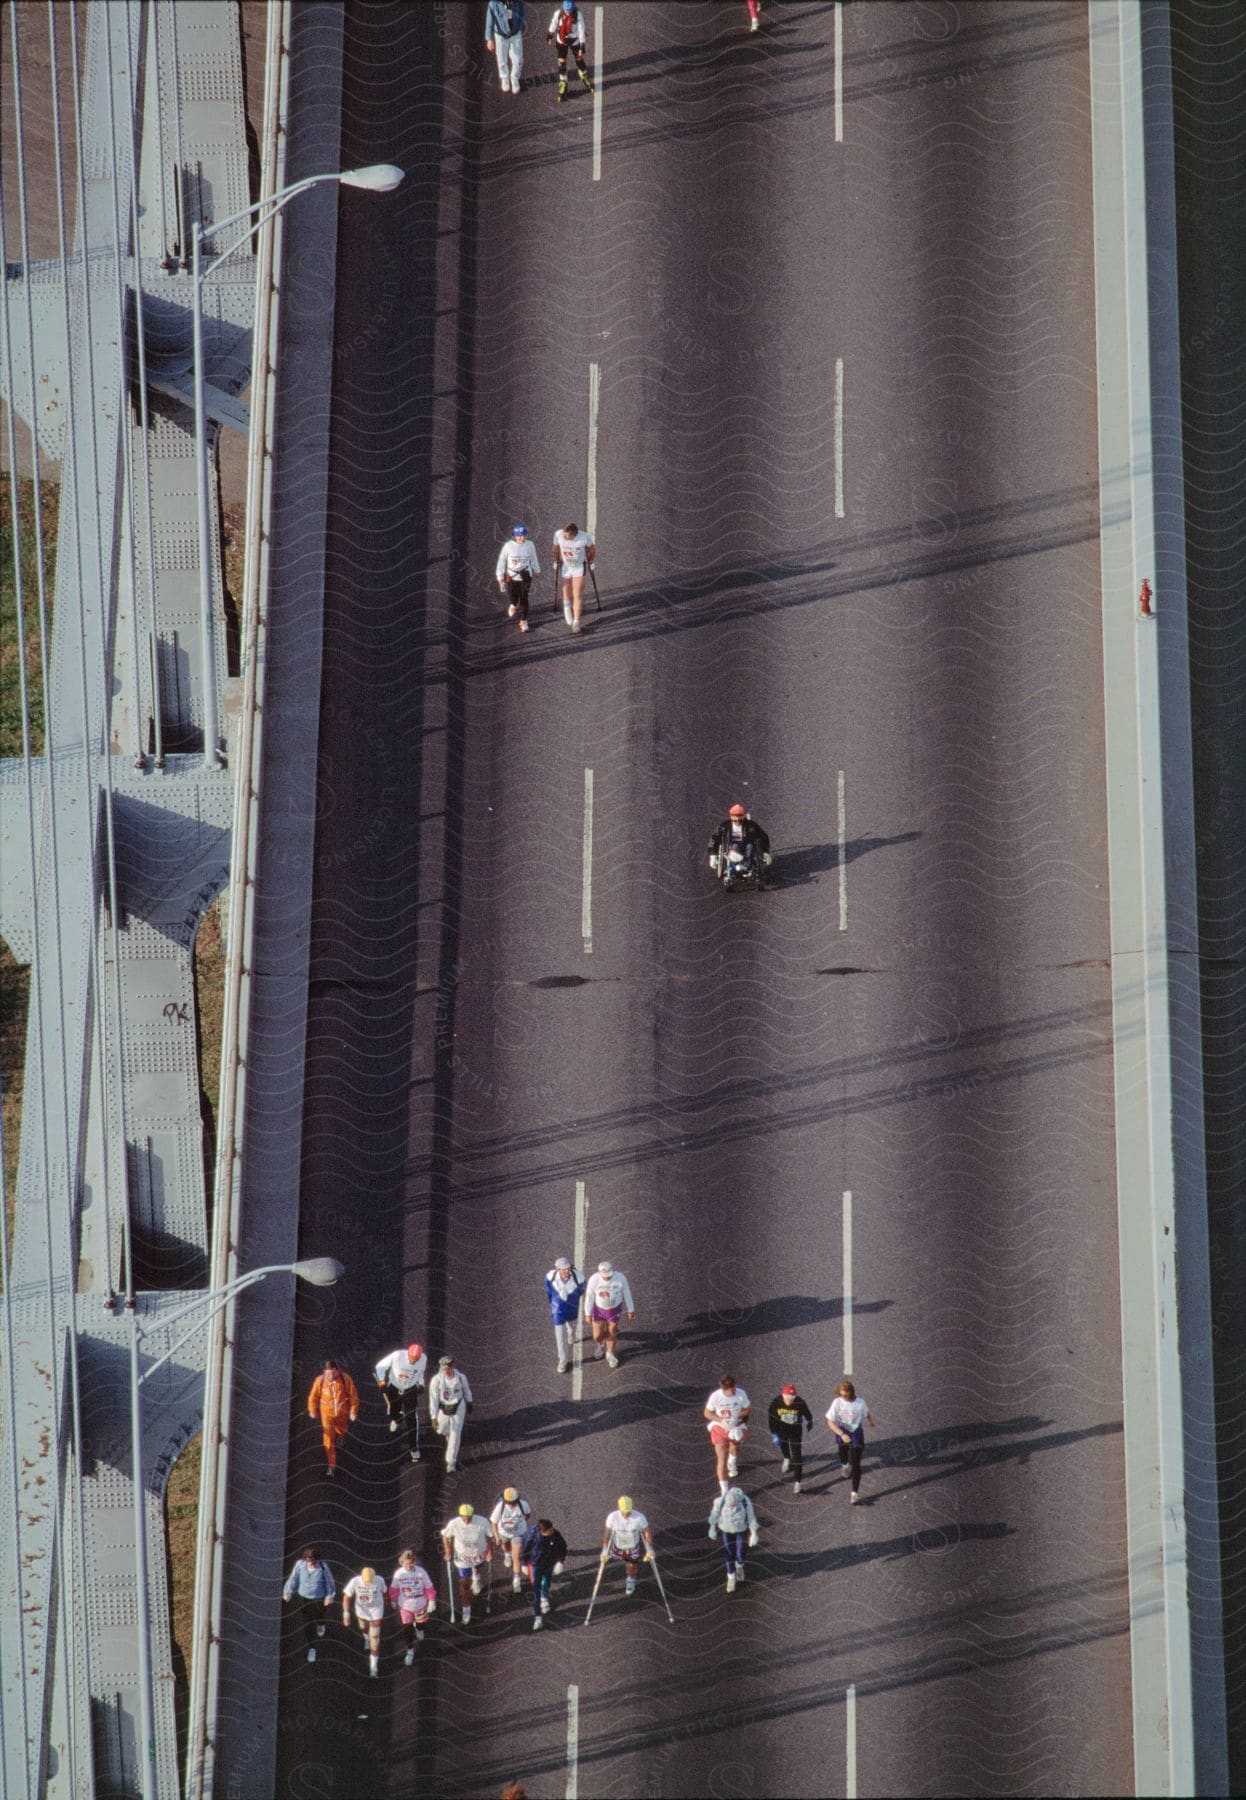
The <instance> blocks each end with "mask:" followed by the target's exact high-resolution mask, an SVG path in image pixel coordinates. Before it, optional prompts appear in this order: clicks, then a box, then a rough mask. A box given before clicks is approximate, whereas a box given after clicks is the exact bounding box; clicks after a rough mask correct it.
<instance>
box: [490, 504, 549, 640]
mask: <svg viewBox="0 0 1246 1800" xmlns="http://www.w3.org/2000/svg"><path fill="white" fill-rule="evenodd" d="M540 573H541V565H540V563H539V562H538V561H537V557H536V545H535V544H534V543H532V542H531V541H530V539H529V537H528V527H527V526H526V525H516V526H515V528H514V530H513V531H512V532H511V534H510V537H509V538H508V540H507V541H506V543H504V544H503V545H502V548H501V549H500V550H499V551H498V567H497V577H498V587H499V588H500V589H501V591H502V593H503V594H504V595H505V596H506V599H507V601H508V602H509V604H508V605H507V608H506V616H507V618H508V619H513V618H514V617H515V616H516V614H518V616H519V629H520V631H527V629H528V589H529V588H530V587H531V586H532V577H533V576H534V575H539V574H540Z"/></svg>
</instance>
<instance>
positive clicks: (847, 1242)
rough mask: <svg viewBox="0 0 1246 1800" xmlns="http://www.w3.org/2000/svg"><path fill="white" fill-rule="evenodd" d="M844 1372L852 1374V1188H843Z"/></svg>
mask: <svg viewBox="0 0 1246 1800" xmlns="http://www.w3.org/2000/svg"><path fill="white" fill-rule="evenodd" d="M844 1374H845V1375H851V1374H852V1189H851V1188H845V1189H844Z"/></svg>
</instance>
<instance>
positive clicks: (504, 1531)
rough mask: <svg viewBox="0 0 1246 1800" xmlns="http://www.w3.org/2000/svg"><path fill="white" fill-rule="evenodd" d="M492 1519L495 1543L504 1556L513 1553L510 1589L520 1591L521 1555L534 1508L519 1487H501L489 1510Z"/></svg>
mask: <svg viewBox="0 0 1246 1800" xmlns="http://www.w3.org/2000/svg"><path fill="white" fill-rule="evenodd" d="M489 1523H490V1524H491V1525H492V1527H493V1541H494V1543H495V1544H496V1545H497V1547H498V1549H499V1550H500V1551H501V1552H502V1554H503V1555H504V1556H507V1555H509V1557H510V1565H511V1590H512V1592H514V1593H516V1594H518V1593H521V1592H522V1591H523V1583H522V1581H521V1580H520V1578H519V1559H520V1556H521V1554H522V1552H523V1541H524V1539H525V1538H526V1537H527V1535H528V1531H529V1529H530V1527H531V1525H532V1508H531V1507H530V1506H529V1505H528V1502H527V1501H526V1500H525V1499H524V1497H523V1495H522V1494H521V1493H520V1492H519V1489H518V1488H515V1487H508V1488H503V1489H502V1492H501V1493H500V1494H499V1495H498V1497H497V1502H496V1504H495V1506H494V1508H493V1511H492V1512H491V1513H490V1514H489Z"/></svg>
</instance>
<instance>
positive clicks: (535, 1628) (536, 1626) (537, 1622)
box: [532, 1619, 545, 1631]
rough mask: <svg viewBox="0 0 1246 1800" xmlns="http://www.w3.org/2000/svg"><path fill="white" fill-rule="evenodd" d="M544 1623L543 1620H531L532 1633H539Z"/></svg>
mask: <svg viewBox="0 0 1246 1800" xmlns="http://www.w3.org/2000/svg"><path fill="white" fill-rule="evenodd" d="M544 1623H545V1620H544V1619H533V1621H532V1629H533V1631H540V1629H541V1627H542V1626H543V1625H544Z"/></svg>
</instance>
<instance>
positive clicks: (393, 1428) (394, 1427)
mask: <svg viewBox="0 0 1246 1800" xmlns="http://www.w3.org/2000/svg"><path fill="white" fill-rule="evenodd" d="M389 1428H390V1430H391V1431H397V1429H398V1421H397V1419H391V1420H390V1422H389Z"/></svg>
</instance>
